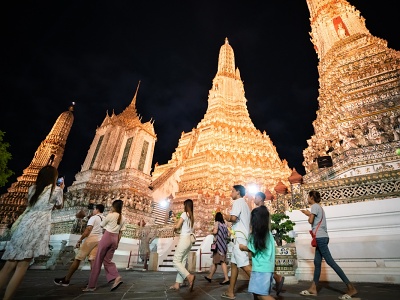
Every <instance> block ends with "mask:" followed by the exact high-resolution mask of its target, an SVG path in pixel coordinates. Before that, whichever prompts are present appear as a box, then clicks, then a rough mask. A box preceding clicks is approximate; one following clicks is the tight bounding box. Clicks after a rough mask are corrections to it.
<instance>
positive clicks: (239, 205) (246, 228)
mask: <svg viewBox="0 0 400 300" xmlns="http://www.w3.org/2000/svg"><path fill="white" fill-rule="evenodd" d="M230 215H231V216H236V218H237V219H236V222H234V223H233V225H232V229H233V230H234V231H235V232H236V237H237V238H246V239H248V238H249V232H250V208H249V206H248V205H247V203H246V201H245V200H244V199H243V198H239V199H236V200H234V201H233V205H232V210H231V213H230ZM239 231H240V232H239Z"/></svg>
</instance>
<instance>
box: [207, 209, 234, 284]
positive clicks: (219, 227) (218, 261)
mask: <svg viewBox="0 0 400 300" xmlns="http://www.w3.org/2000/svg"><path fill="white" fill-rule="evenodd" d="M214 221H215V222H214V227H213V231H212V233H213V235H214V243H215V245H216V249H215V252H214V253H213V255H212V258H213V264H212V265H211V268H210V273H209V274H208V275H207V276H204V278H205V279H206V280H207V281H208V282H211V280H212V277H213V275H214V273H215V271H216V270H217V266H218V265H221V268H222V271H223V273H224V280H223V281H221V282H220V283H219V284H221V285H228V284H229V283H230V282H229V277H228V266H227V264H226V253H227V251H228V244H227V239H228V228H227V227H226V224H225V221H224V216H223V215H222V213H220V212H217V213H216V214H215V218H214Z"/></svg>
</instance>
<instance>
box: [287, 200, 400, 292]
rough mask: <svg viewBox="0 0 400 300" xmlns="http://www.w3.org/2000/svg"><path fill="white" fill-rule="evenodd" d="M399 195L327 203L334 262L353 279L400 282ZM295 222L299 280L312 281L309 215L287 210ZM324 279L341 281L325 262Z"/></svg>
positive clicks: (326, 208)
mask: <svg viewBox="0 0 400 300" xmlns="http://www.w3.org/2000/svg"><path fill="white" fill-rule="evenodd" d="M399 201H400V196H399V197H397V198H393V199H387V200H375V201H366V202H357V203H351V204H341V205H334V206H324V210H325V214H326V217H327V226H328V233H329V236H330V242H329V249H330V251H331V254H332V256H333V258H334V259H335V261H336V262H337V263H338V264H339V266H340V267H341V268H342V269H343V271H344V272H345V274H346V275H347V277H348V278H349V279H350V280H351V281H353V282H382V283H395V284H399V283H400V252H399V249H400V202H399ZM287 214H288V215H289V216H290V219H291V220H292V221H294V222H295V223H296V226H295V228H294V230H295V232H296V241H295V243H296V249H297V259H298V267H297V269H296V277H297V279H299V280H312V277H313V271H314V264H313V259H314V251H315V250H314V248H313V247H311V245H310V242H311V236H310V234H309V230H310V228H311V226H310V224H309V223H308V221H307V217H306V216H305V215H304V214H303V213H301V212H300V211H299V210H294V211H292V212H287ZM320 280H321V281H341V280H340V278H339V277H338V276H337V275H336V273H335V272H334V271H333V270H332V269H331V268H330V267H329V266H328V265H326V264H325V263H324V262H323V266H322V273H321V279H320Z"/></svg>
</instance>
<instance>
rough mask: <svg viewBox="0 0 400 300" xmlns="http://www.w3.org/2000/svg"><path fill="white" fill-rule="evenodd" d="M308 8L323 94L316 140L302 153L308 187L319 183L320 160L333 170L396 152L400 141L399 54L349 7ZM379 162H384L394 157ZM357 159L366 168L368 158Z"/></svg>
mask: <svg viewBox="0 0 400 300" xmlns="http://www.w3.org/2000/svg"><path fill="white" fill-rule="evenodd" d="M307 4H308V7H309V10H310V15H311V28H312V32H311V36H312V40H311V41H312V42H313V43H314V45H315V47H316V49H318V58H319V65H318V71H319V75H320V77H319V82H320V89H319V97H318V102H319V110H318V111H317V118H316V120H315V121H314V122H313V126H314V135H313V136H312V137H311V138H310V139H309V140H308V141H307V144H308V147H307V148H306V149H305V150H304V151H303V156H304V162H303V165H304V167H305V169H306V173H307V174H306V175H305V176H304V180H305V182H308V181H310V180H316V178H314V177H315V176H317V177H318V175H316V174H317V173H319V170H318V167H317V165H316V160H317V159H318V157H321V156H326V155H330V156H331V157H332V159H333V165H334V166H335V165H337V164H338V162H336V160H338V159H339V157H343V156H346V157H349V153H350V152H353V150H355V149H360V148H365V147H371V146H374V145H383V144H388V145H389V146H390V147H392V146H394V144H393V143H392V142H394V141H398V140H399V138H400V135H399V133H398V132H399V120H398V116H399V115H400V53H399V51H395V50H393V49H390V48H388V47H387V42H386V41H385V40H382V39H380V38H377V37H374V36H372V35H371V34H370V33H369V31H368V29H367V28H366V26H365V19H364V18H363V17H361V16H360V12H359V11H357V10H356V9H355V7H354V6H352V5H350V4H349V3H348V1H342V0H340V1H331V2H329V4H328V3H327V2H326V1H312V0H309V1H307ZM380 149H381V148H380ZM382 150H383V148H382ZM394 150H395V148H392V151H394ZM349 151H350V152H349ZM385 153H386V150H385ZM377 156H380V159H381V160H382V162H384V161H386V160H390V159H391V158H390V156H392V154H390V155H389V156H387V157H384V156H383V153H382V154H380V155H378V154H377ZM358 159H361V160H364V163H365V164H368V162H367V157H364V158H362V157H359V158H358ZM370 170H372V169H370ZM343 172H346V170H341V171H339V172H336V174H340V173H343ZM332 175H333V174H332ZM334 177H335V176H334V175H333V177H332V176H331V177H330V179H332V178H334ZM319 179H321V178H320V177H319Z"/></svg>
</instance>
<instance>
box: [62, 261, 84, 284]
mask: <svg viewBox="0 0 400 300" xmlns="http://www.w3.org/2000/svg"><path fill="white" fill-rule="evenodd" d="M80 263H81V261H80V260H77V259H74V261H73V262H72V264H71V266H70V267H69V269H68V273H67V275H65V280H66V281H69V280H71V277H72V275H74V273H75V271H76V270H78V268H79V265H80Z"/></svg>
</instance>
